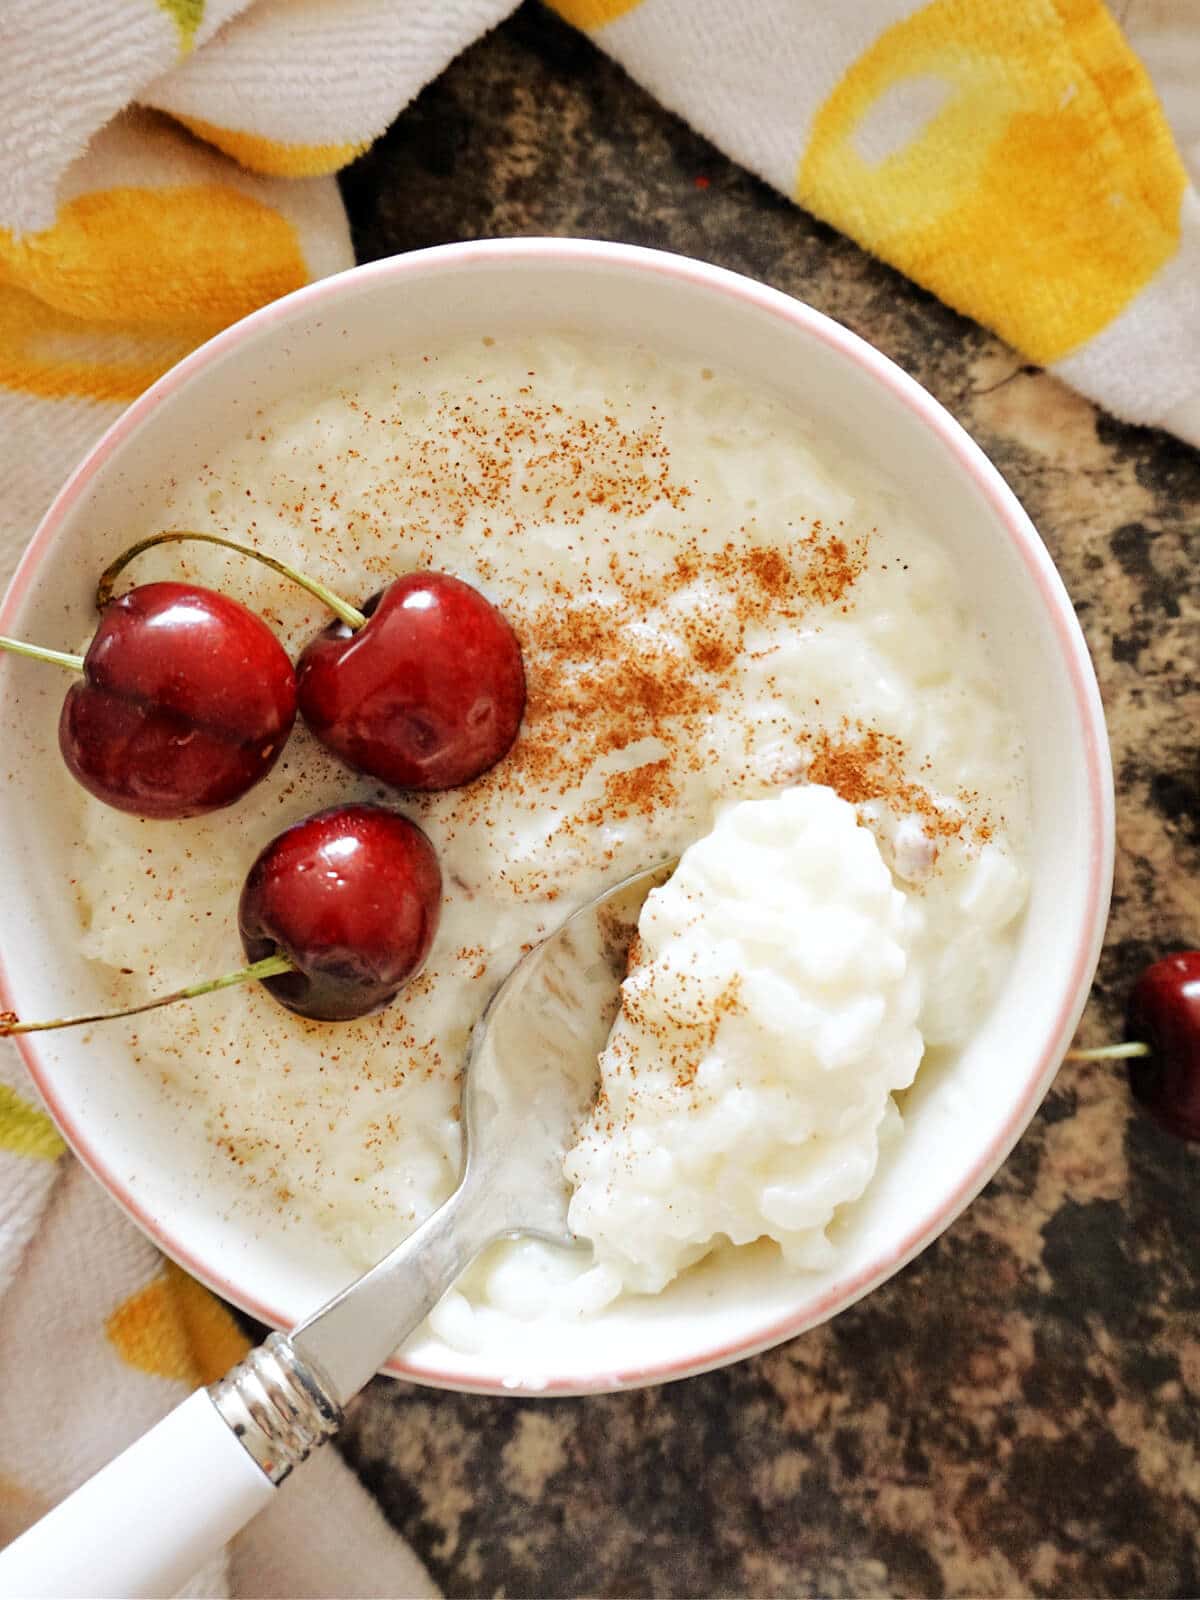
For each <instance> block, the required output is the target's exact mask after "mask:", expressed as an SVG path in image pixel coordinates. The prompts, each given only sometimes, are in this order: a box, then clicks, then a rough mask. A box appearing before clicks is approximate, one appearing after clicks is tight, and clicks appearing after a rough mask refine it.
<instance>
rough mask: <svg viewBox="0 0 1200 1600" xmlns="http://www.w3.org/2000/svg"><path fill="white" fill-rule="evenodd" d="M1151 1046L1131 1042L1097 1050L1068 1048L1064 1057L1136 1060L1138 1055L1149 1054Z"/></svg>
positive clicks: (1077, 1059) (1069, 1058)
mask: <svg viewBox="0 0 1200 1600" xmlns="http://www.w3.org/2000/svg"><path fill="white" fill-rule="evenodd" d="M1149 1054H1150V1046H1149V1045H1148V1044H1141V1043H1135V1042H1131V1043H1129V1044H1106V1045H1101V1046H1100V1048H1099V1049H1097V1050H1068V1051H1067V1053H1066V1055H1065V1056H1064V1057H1063V1060H1064V1061H1134V1060H1136V1059H1137V1057H1138V1056H1148V1055H1149Z"/></svg>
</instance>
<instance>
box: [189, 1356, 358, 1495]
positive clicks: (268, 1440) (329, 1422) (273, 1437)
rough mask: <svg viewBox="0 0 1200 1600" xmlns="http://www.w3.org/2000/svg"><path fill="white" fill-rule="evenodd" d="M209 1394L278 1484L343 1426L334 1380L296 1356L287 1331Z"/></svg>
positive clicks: (214, 1386)
mask: <svg viewBox="0 0 1200 1600" xmlns="http://www.w3.org/2000/svg"><path fill="white" fill-rule="evenodd" d="M208 1392H209V1395H210V1396H211V1398H212V1403H213V1405H214V1406H215V1407H216V1409H217V1412H218V1413H219V1415H220V1416H221V1418H222V1419H223V1420H224V1422H225V1423H226V1424H227V1426H228V1427H229V1428H230V1429H231V1430H232V1432H233V1434H234V1435H235V1437H236V1438H237V1439H238V1440H239V1441H240V1442H241V1444H242V1446H243V1448H244V1449H245V1450H246V1451H247V1453H248V1454H249V1455H250V1457H251V1459H252V1460H253V1461H254V1462H255V1463H256V1465H258V1466H259V1467H261V1469H262V1470H263V1472H264V1473H265V1474H266V1475H267V1477H268V1478H270V1480H271V1482H272V1483H276V1484H278V1483H282V1482H283V1480H284V1479H285V1478H286V1477H287V1475H288V1473H289V1472H291V1470H292V1468H293V1467H298V1466H299V1465H300V1463H301V1462H302V1461H304V1460H306V1459H307V1457H308V1456H309V1455H311V1454H312V1452H313V1451H314V1450H315V1449H316V1448H317V1446H318V1445H321V1444H324V1443H325V1441H326V1439H328V1438H331V1437H332V1435H333V1434H335V1433H336V1432H337V1430H338V1429H339V1428H340V1427H341V1425H342V1408H341V1406H340V1405H339V1403H338V1400H337V1397H336V1395H335V1394H334V1392H333V1388H332V1385H331V1384H330V1382H329V1379H328V1378H327V1377H326V1376H325V1374H324V1373H322V1372H320V1371H319V1370H318V1369H317V1368H316V1367H314V1366H313V1365H312V1364H311V1363H310V1362H307V1361H304V1360H303V1359H302V1358H301V1357H300V1356H299V1355H297V1353H296V1351H295V1349H294V1348H293V1347H292V1341H291V1339H290V1338H289V1337H288V1335H287V1334H283V1333H273V1334H271V1335H270V1337H269V1338H268V1339H267V1340H266V1342H265V1343H264V1344H261V1345H259V1347H258V1348H257V1349H256V1350H251V1351H250V1353H249V1354H248V1355H247V1356H246V1357H245V1358H244V1359H243V1360H241V1361H239V1362H238V1364H237V1366H236V1367H234V1368H232V1369H231V1371H229V1372H228V1373H227V1374H226V1375H225V1377H223V1378H222V1379H221V1381H220V1382H219V1383H214V1384H211V1385H210V1386H209V1390H208Z"/></svg>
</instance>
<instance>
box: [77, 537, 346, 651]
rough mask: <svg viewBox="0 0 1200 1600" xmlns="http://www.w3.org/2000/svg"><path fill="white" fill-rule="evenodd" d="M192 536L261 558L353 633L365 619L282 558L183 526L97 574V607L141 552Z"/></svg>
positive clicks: (131, 551)
mask: <svg viewBox="0 0 1200 1600" xmlns="http://www.w3.org/2000/svg"><path fill="white" fill-rule="evenodd" d="M193 539H195V540H199V542H200V543H201V544H219V545H220V546H221V547H222V548H223V549H225V550H235V551H236V552H237V554H238V555H240V556H249V557H250V559H251V561H260V562H261V563H262V564H263V566H264V567H270V569H271V571H272V572H278V573H279V574H280V575H281V576H282V577H284V578H290V579H291V580H292V582H293V583H298V584H299V585H300V587H301V588H302V589H307V590H308V592H309V594H311V595H315V596H316V598H317V599H318V600H319V601H320V602H321V604H322V605H326V606H328V607H329V609H330V610H331V611H332V612H333V614H334V615H335V616H337V617H340V618H341V620H342V621H343V622H344V623H345V624H346V626H347V627H348V628H353V629H354V631H355V632H357V631H358V629H359V628H361V627H362V625H363V623H364V622H366V620H367V619H366V617H365V616H364V615H363V613H362V612H361V611H359V610H358V609H357V607H355V606H352V605H351V604H350V602H349V601H348V600H343V599H342V598H341V596H340V595H336V594H334V592H333V590H332V589H327V588H326V587H325V585H324V584H323V583H318V582H317V580H316V579H315V578H308V577H305V575H304V573H303V572H297V571H296V569H295V567H289V566H288V564H287V563H286V562H285V561H276V559H275V557H274V556H269V555H267V554H266V552H265V551H263V550H255V549H253V548H252V547H251V546H250V545H248V544H237V543H235V541H234V540H232V539H222V538H221V537H220V535H219V534H216V533H191V532H189V531H187V530H183V529H180V530H178V531H176V532H172V533H156V534H154V535H153V536H152V537H151V538H149V539H139V541H138V542H137V544H131V545H130V547H129V549H128V550H125V551H123V552H122V553H121V554H120V555H119V556H118V557H117V559H116V560H115V561H112V562H110V563H109V565H108V566H107V567H105V569H104V571H103V572H102V573H101V574H100V582H99V583H98V584H97V585H96V605H97V607H98V608H99V609H100V610H101V611H103V610H104V608H105V606H106V605H107V604H108V602H109V601H110V600H111V599H112V592H113V584H114V583H115V582H116V581H117V577H118V576H119V574H120V573H122V572H123V571H124V570H125V568H126V567H127V566H128V565H129V563H130V562H131V561H132V560H134V559H135V557H137V556H140V555H141V554H142V553H143V551H146V550H153V548H154V546H155V545H156V544H181V543H185V542H188V541H191V540H193Z"/></svg>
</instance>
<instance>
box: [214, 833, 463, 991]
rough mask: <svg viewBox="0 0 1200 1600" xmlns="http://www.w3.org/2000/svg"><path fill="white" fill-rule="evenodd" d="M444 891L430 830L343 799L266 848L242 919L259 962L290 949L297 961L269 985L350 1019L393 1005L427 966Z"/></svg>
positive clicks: (249, 882)
mask: <svg viewBox="0 0 1200 1600" xmlns="http://www.w3.org/2000/svg"><path fill="white" fill-rule="evenodd" d="M441 895H442V875H441V871H440V869H439V867H438V862H437V856H436V855H435V854H434V850H433V846H432V845H431V844H430V842H429V840H428V839H427V838H426V837H425V835H424V834H423V833H422V832H421V830H420V828H418V827H417V826H416V825H415V824H414V823H412V822H409V821H408V819H407V818H406V817H402V816H400V815H399V814H398V813H397V812H395V811H388V810H386V809H385V808H384V807H382V806H372V805H348V806H335V807H333V808H332V809H331V810H329V811H319V812H317V814H316V815H315V816H312V817H306V818H305V819H304V821H303V822H297V823H296V824H295V825H294V826H293V827H291V828H288V829H286V830H285V831H284V832H283V833H281V834H280V835H279V836H278V838H275V839H272V840H271V842H270V844H269V845H267V847H266V849H265V850H263V851H262V853H261V854H260V855H259V857H258V859H257V860H256V861H255V863H254V865H253V866H252V867H251V868H250V872H249V874H248V876H247V878H246V884H245V887H244V888H243V890H242V898H241V903H240V904H239V906H238V926H239V928H240V929H241V935H242V944H243V946H244V947H245V951H246V956H247V959H248V960H249V961H251V962H256V961H261V960H263V959H264V957H266V956H270V955H274V954H281V955H284V956H286V957H287V958H288V959H289V960H290V961H291V963H292V965H293V966H294V967H295V969H296V970H295V971H294V972H285V973H281V974H279V975H277V976H275V977H270V978H264V979H263V980H262V982H263V987H264V988H266V989H269V990H270V991H271V993H272V994H273V995H274V996H275V998H276V999H277V1000H278V1001H280V1002H281V1003H282V1004H283V1005H285V1006H287V1007H288V1008H289V1009H290V1010H292V1011H298V1012H299V1013H300V1015H301V1016H304V1017H313V1018H316V1019H317V1020H319V1021H322V1022H341V1021H347V1020H349V1019H350V1018H352V1017H362V1016H366V1014H367V1013H368V1012H370V1011H377V1010H379V1008H380V1007H381V1006H385V1005H387V1003H388V1001H389V1000H391V999H392V998H393V997H394V996H395V994H396V992H397V990H399V989H400V988H401V987H402V985H403V984H405V983H407V982H408V980H409V979H410V978H411V977H412V976H413V975H414V974H415V973H416V972H417V970H418V969H419V967H420V966H421V964H422V963H423V962H424V960H425V957H426V956H427V955H428V954H429V947H430V945H431V944H432V943H433V936H434V934H435V933H436V931H437V924H438V916H439V912H440V909H441Z"/></svg>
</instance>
